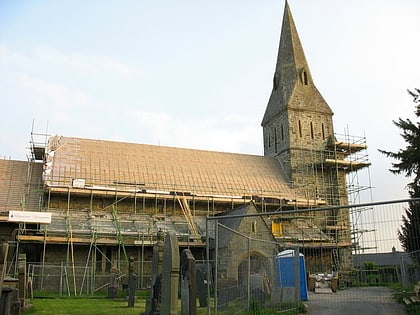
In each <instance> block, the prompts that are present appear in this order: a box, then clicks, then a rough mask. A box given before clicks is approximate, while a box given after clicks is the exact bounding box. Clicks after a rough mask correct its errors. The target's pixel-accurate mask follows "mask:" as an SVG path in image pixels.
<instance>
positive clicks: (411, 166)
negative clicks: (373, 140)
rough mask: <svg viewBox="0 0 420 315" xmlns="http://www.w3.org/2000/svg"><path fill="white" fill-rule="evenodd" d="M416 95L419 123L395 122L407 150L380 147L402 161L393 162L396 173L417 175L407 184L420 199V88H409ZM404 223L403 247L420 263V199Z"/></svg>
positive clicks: (400, 233)
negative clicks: (393, 150)
mask: <svg viewBox="0 0 420 315" xmlns="http://www.w3.org/2000/svg"><path fill="white" fill-rule="evenodd" d="M408 93H409V94H410V95H411V96H412V97H413V102H414V103H415V104H416V106H415V115H416V120H417V121H415V122H413V121H411V120H410V119H401V118H399V119H398V121H393V123H394V125H396V126H397V127H398V128H399V129H400V130H401V136H402V137H403V139H404V140H405V142H406V143H407V146H406V148H405V149H400V150H399V151H398V152H390V151H384V150H379V151H380V152H381V153H383V154H385V155H386V156H388V157H392V158H394V159H396V160H398V162H395V163H392V168H391V169H390V171H391V172H392V173H394V174H401V173H403V174H404V175H405V176H406V177H410V178H413V181H412V182H410V183H409V184H408V185H407V188H408V193H409V195H410V198H420V89H415V91H410V90H408ZM402 221H403V223H402V225H401V228H400V230H399V231H398V239H399V240H400V242H401V245H402V247H403V249H404V250H405V251H407V252H409V253H412V257H413V258H414V259H415V260H416V261H417V263H420V202H419V201H414V200H413V201H412V202H409V203H408V208H406V209H405V215H403V217H402Z"/></svg>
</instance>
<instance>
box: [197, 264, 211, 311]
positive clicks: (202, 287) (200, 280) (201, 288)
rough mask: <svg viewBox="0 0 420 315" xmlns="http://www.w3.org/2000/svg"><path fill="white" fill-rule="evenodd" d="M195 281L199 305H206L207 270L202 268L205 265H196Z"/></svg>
mask: <svg viewBox="0 0 420 315" xmlns="http://www.w3.org/2000/svg"><path fill="white" fill-rule="evenodd" d="M196 267H197V268H196V283H197V295H198V302H199V305H200V307H206V306H207V281H208V280H207V276H206V275H207V272H206V271H205V270H204V268H206V267H207V266H205V265H204V264H201V265H200V266H199V267H198V266H196Z"/></svg>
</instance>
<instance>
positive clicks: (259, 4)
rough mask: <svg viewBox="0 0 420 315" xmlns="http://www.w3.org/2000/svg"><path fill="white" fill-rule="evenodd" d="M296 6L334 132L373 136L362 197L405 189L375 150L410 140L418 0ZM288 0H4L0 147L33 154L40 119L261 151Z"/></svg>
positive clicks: (118, 137)
mask: <svg viewBox="0 0 420 315" xmlns="http://www.w3.org/2000/svg"><path fill="white" fill-rule="evenodd" d="M289 5H290V8H291V11H292V14H293V17H294V20H295V23H296V27H297V30H298V33H299V36H300V39H301V41H302V44H303V48H304V51H305V54H306V59H307V61H308V64H309V67H310V70H311V74H312V76H313V80H314V82H315V85H316V86H317V88H318V89H319V90H320V92H321V94H322V95H323V96H324V98H325V99H326V101H327V102H328V104H329V105H330V107H331V108H332V110H333V111H334V117H333V118H334V124H335V132H336V133H338V134H345V135H351V136H360V137H366V141H367V144H368V151H367V153H368V154H369V159H370V162H371V163H372V165H371V167H370V168H369V169H368V170H366V171H365V173H364V174H361V175H360V184H361V185H368V186H372V187H373V189H372V190H371V191H370V192H369V194H368V195H367V196H363V200H362V201H364V202H367V201H370V200H374V201H381V200H392V199H402V198H407V197H408V194H407V191H406V190H405V185H406V184H407V183H408V182H409V179H407V178H405V177H404V176H403V175H400V176H396V175H393V174H391V173H390V172H389V171H388V169H389V168H390V167H391V163H392V160H391V159H389V158H387V157H385V156H384V155H382V154H380V153H379V152H378V149H385V150H391V151H396V150H398V149H400V148H404V147H405V143H404V142H403V140H402V138H401V136H400V131H399V130H398V128H397V127H395V126H394V125H393V124H392V120H397V119H398V118H399V117H402V118H413V117H414V114H413V112H414V104H413V102H412V98H411V97H410V96H409V95H408V93H407V89H414V88H415V87H417V88H420V84H419V76H420V74H419V71H418V67H419V65H418V52H419V51H420V49H419V48H420V41H419V40H418V31H419V30H420V19H419V18H418V16H419V13H420V1H418V0H411V1H410V0H401V1H394V0H369V1H367V0H353V1H334V0H317V1H313V0H289ZM283 8H284V1H281V0H276V1H274V0H264V1H255V0H254V1H247V0H240V1H239V0H230V1H219V0H215V1H192V0H178V1H163V0H162V1H140V0H138V1H137V0H122V1H110V0H103V1H99V0H98V1H95V0H90V1H85V0H71V1H70V0H63V1H53V0H39V1H35V0H22V1H12V0H0V96H1V97H0V102H1V108H2V109H3V111H2V112H3V114H2V115H1V117H0V128H1V129H0V158H6V159H17V160H26V158H27V154H28V153H29V151H28V147H29V143H30V141H31V132H32V131H33V132H34V133H36V134H49V135H56V134H58V135H63V136H69V137H82V138H92V139H102V140H115V141H124V142H134V143H145V144H155V145H164V146H175V147H185V148H195V149H204V150H215V151H225V152H236V153H245V154H257V155H262V154H263V139H262V127H261V125H260V124H261V120H262V117H263V114H264V111H265V108H266V105H267V102H268V99H269V96H270V92H271V88H272V77H273V74H274V70H275V63H276V58H277V51H278V44H279V39H280V30H281V22H282V16H283ZM34 140H35V141H45V139H44V137H39V136H35V138H34ZM358 180H359V179H358Z"/></svg>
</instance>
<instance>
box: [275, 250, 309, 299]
mask: <svg viewBox="0 0 420 315" xmlns="http://www.w3.org/2000/svg"><path fill="white" fill-rule="evenodd" d="M298 261H299V264H298V270H299V282H300V283H299V287H300V290H299V291H300V300H301V301H307V300H308V283H307V280H306V267H305V257H304V255H303V254H302V253H299V260H298ZM295 262H296V257H295V251H294V250H293V249H288V250H284V251H282V252H280V253H278V254H277V256H276V275H277V286H278V287H280V288H291V287H295V281H296V280H295V278H296V277H295Z"/></svg>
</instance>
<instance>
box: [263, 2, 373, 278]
mask: <svg viewBox="0 0 420 315" xmlns="http://www.w3.org/2000/svg"><path fill="white" fill-rule="evenodd" d="M332 116H333V112H332V110H331V108H330V107H329V106H328V104H327V102H326V101H325V100H324V98H323V97H322V95H321V94H320V92H319V91H318V89H317V88H316V86H315V84H314V81H313V79H312V74H311V71H310V69H309V66H308V63H307V61H306V58H305V54H304V51H303V48H302V44H301V42H300V39H299V36H298V33H297V30H296V26H295V23H294V21H293V17H292V14H291V12H290V8H289V5H288V3H287V0H286V3H285V8H284V15H283V24H282V30H281V36H280V45H279V51H278V56H277V64H276V69H275V72H274V76H273V89H272V92H271V95H270V99H269V101H268V105H267V108H266V110H265V113H264V117H263V120H262V123H261V125H262V127H263V136H264V155H266V156H273V157H275V158H276V159H277V160H278V161H279V163H280V165H281V167H282V169H283V171H284V173H285V174H286V176H287V178H288V180H289V182H290V184H291V185H292V186H293V187H294V188H295V189H296V190H297V191H298V192H300V195H303V196H305V198H306V200H308V201H314V200H316V201H317V203H318V204H320V203H321V204H322V203H323V204H325V206H326V207H328V206H337V205H343V206H345V205H348V195H347V185H346V175H347V174H349V173H352V172H353V171H355V170H357V169H358V168H363V167H365V166H368V165H369V164H368V163H362V162H353V161H351V160H350V159H349V157H350V156H352V154H354V153H355V152H358V151H360V150H363V149H366V146H365V145H358V144H350V143H347V142H346V141H338V140H337V139H336V137H335V135H334V126H333V120H332ZM309 204H311V203H310V202H308V206H309ZM312 204H313V203H312ZM308 220H310V221H311V224H314V225H316V226H317V227H318V228H319V229H320V230H321V231H322V232H323V233H325V235H328V237H329V239H330V240H331V241H332V242H333V243H335V247H329V248H328V249H321V248H320V249H319V250H321V252H324V253H327V252H329V253H330V254H328V255H329V257H330V259H331V265H333V266H335V268H336V270H338V269H340V270H350V269H351V266H352V258H351V252H352V246H353V244H352V240H351V232H350V217H349V210H348V208H347V209H346V208H342V209H337V208H335V209H334V210H333V209H332V210H326V211H322V213H321V212H316V215H315V216H312V217H308ZM305 254H306V255H308V254H309V255H310V253H309V252H307V253H305Z"/></svg>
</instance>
